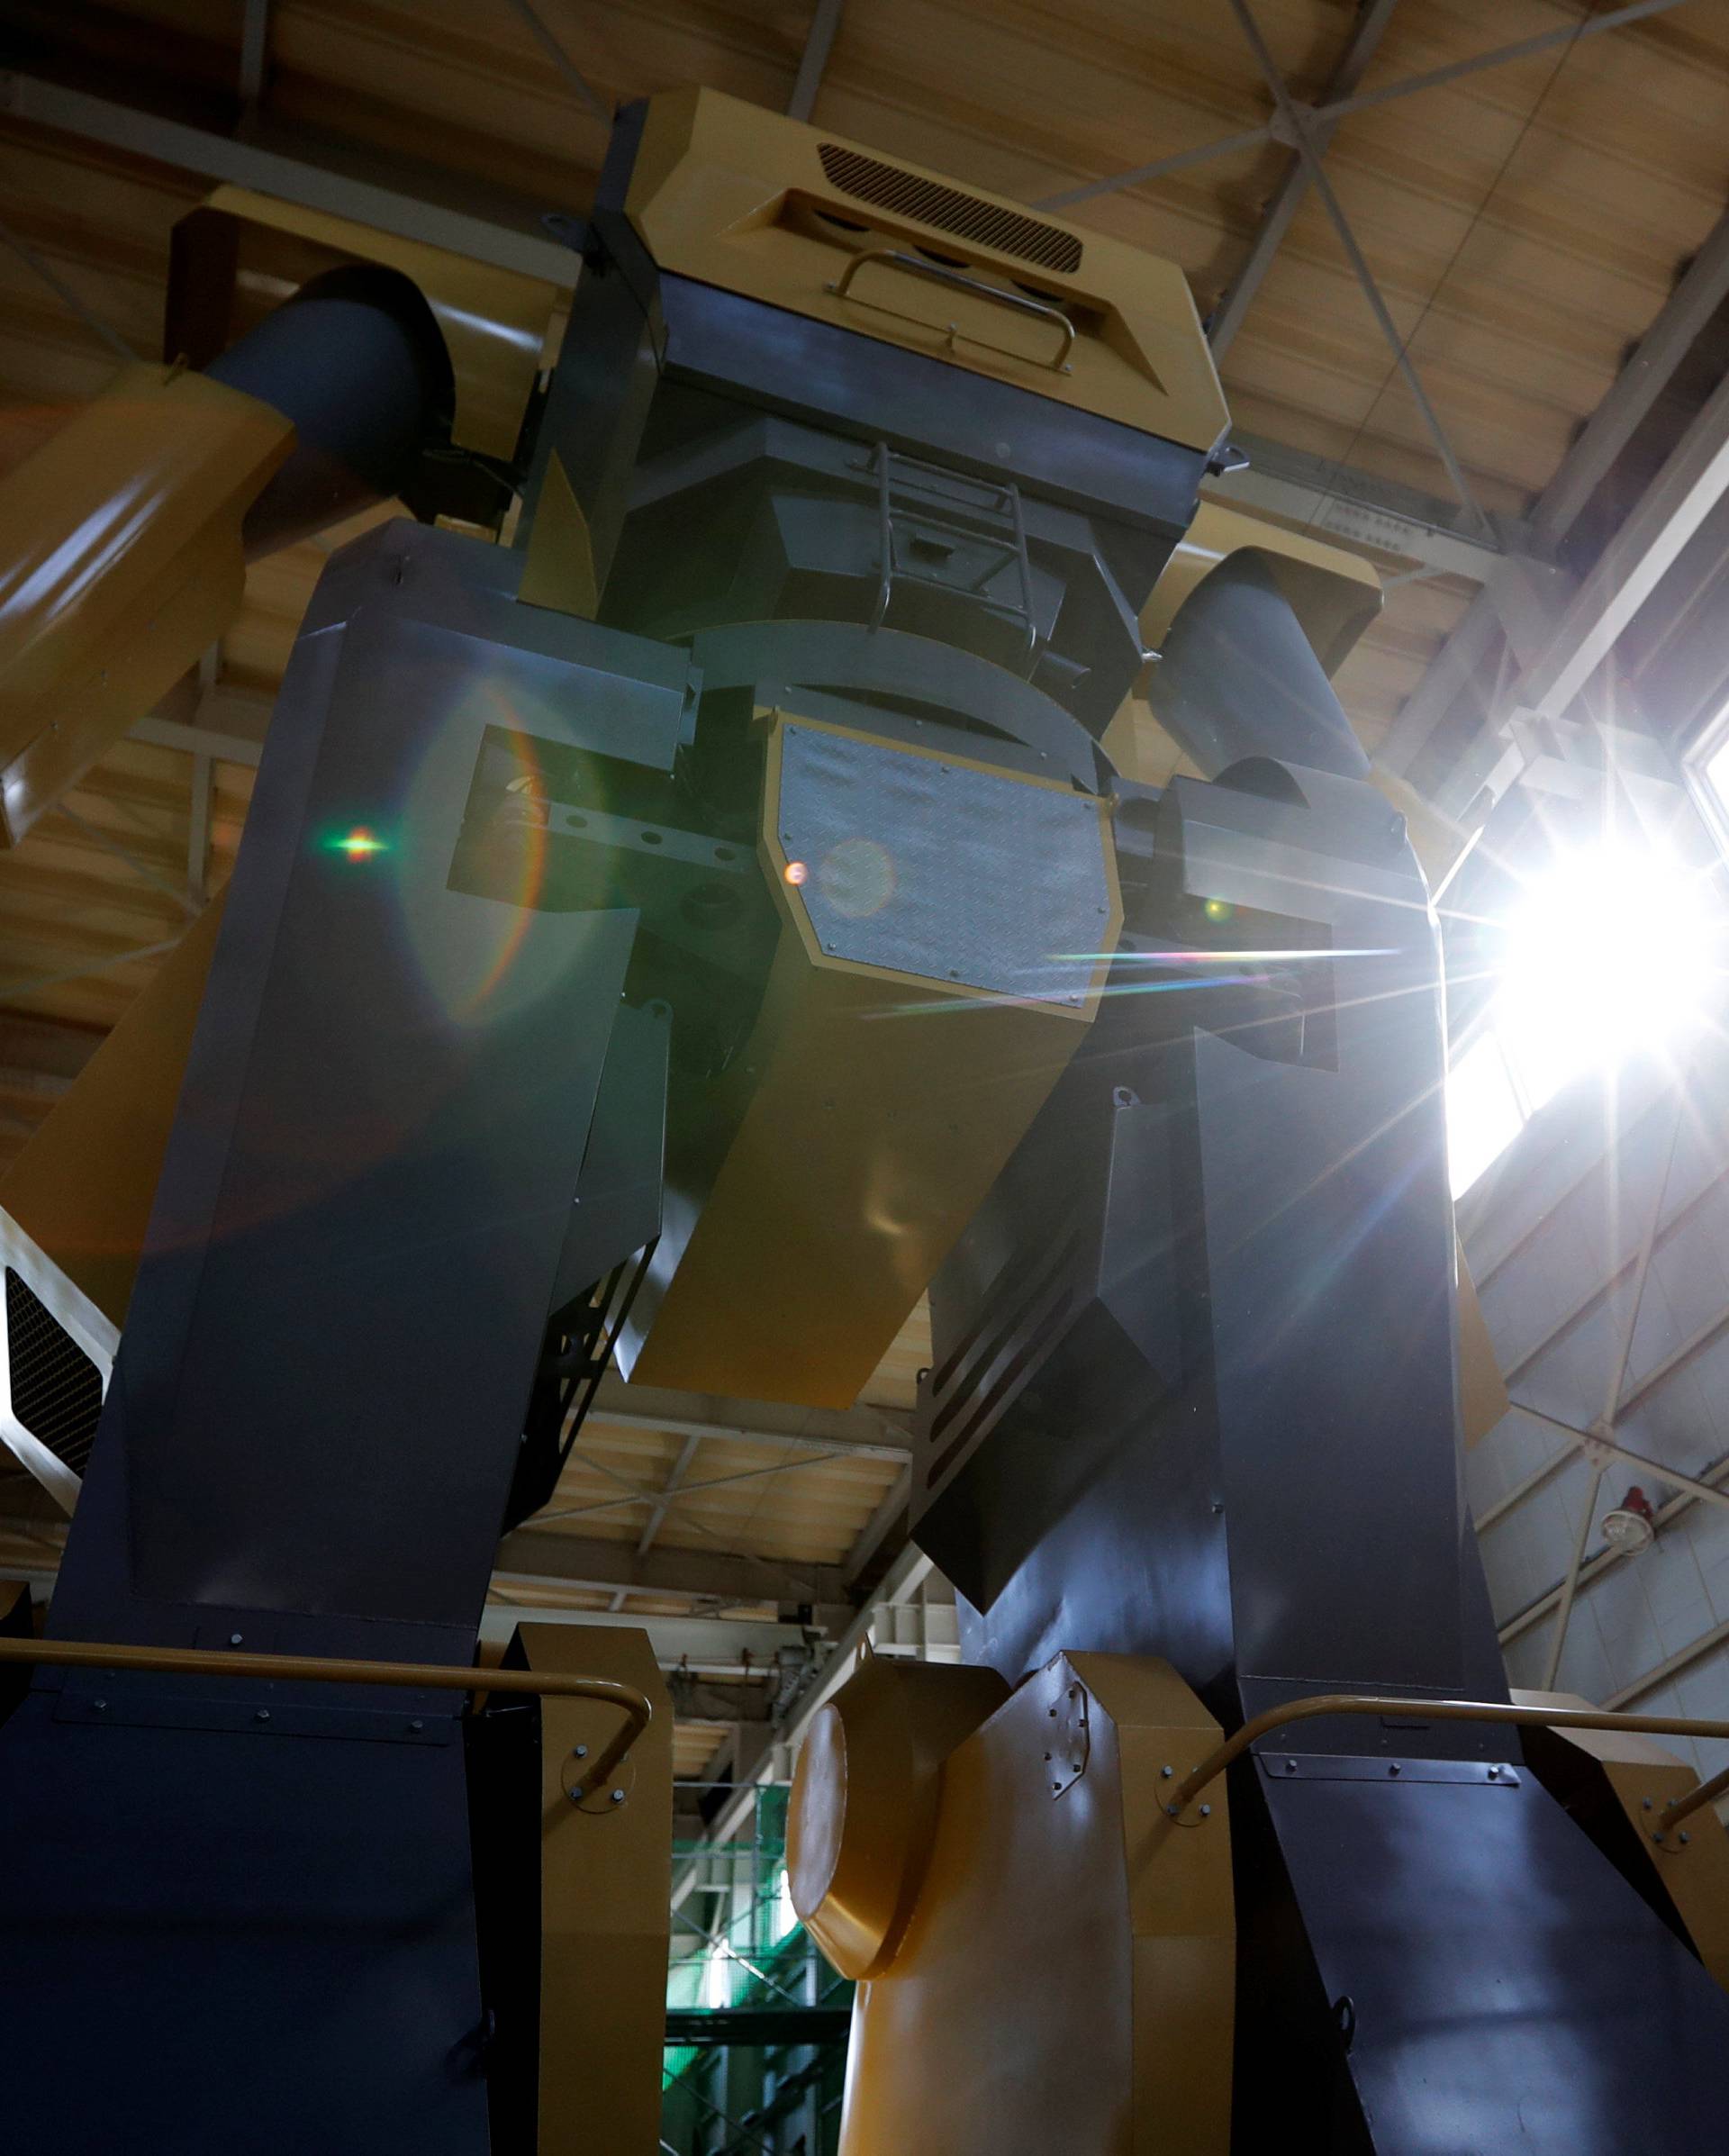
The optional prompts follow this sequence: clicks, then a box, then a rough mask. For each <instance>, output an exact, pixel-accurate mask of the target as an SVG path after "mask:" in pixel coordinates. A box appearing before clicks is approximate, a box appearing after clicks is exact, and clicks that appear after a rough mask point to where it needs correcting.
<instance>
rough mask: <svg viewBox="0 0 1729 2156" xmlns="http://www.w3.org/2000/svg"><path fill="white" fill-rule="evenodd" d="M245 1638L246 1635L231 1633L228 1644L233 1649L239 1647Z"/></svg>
mask: <svg viewBox="0 0 1729 2156" xmlns="http://www.w3.org/2000/svg"><path fill="white" fill-rule="evenodd" d="M245 1636H246V1635H245V1634H244V1633H240V1632H231V1633H230V1634H229V1635H228V1644H229V1645H230V1646H231V1647H238V1646H239V1645H240V1642H241V1640H242V1639H243V1638H244V1637H245Z"/></svg>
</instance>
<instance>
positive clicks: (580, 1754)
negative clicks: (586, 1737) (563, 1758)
mask: <svg viewBox="0 0 1729 2156" xmlns="http://www.w3.org/2000/svg"><path fill="white" fill-rule="evenodd" d="M570 1756H571V1757H572V1759H586V1758H587V1757H588V1746H587V1745H586V1744H578V1745H577V1747H576V1749H575V1752H573V1753H571V1755H570Z"/></svg>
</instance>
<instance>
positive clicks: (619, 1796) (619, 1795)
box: [612, 1789, 624, 1804]
mask: <svg viewBox="0 0 1729 2156" xmlns="http://www.w3.org/2000/svg"><path fill="white" fill-rule="evenodd" d="M612 1801H613V1803H614V1804H622V1803H623V1802H624V1791H623V1790H622V1789H614V1790H613V1792H612Z"/></svg>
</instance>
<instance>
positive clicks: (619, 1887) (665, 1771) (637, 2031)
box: [516, 1625, 673, 2156]
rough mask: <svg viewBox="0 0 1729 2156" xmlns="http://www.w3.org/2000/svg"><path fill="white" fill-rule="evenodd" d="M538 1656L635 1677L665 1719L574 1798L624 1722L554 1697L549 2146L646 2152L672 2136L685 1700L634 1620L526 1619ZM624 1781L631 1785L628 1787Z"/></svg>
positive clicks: (543, 1884) (539, 1664)
mask: <svg viewBox="0 0 1729 2156" xmlns="http://www.w3.org/2000/svg"><path fill="white" fill-rule="evenodd" d="M516 1636H517V1641H518V1643H519V1644H520V1645H521V1649H522V1652H523V1653H524V1654H525V1656H526V1658H527V1662H528V1666H529V1668H530V1669H531V1670H563V1671H573V1672H576V1673H580V1674H581V1675H583V1676H585V1677H611V1678H616V1679H619V1680H622V1681H623V1682H624V1683H627V1684H633V1685H635V1686H636V1687H637V1688H638V1690H640V1691H642V1692H644V1693H646V1694H647V1698H648V1699H649V1702H650V1704H651V1705H652V1706H653V1708H654V1710H655V1714H654V1719H653V1721H651V1722H650V1723H649V1725H648V1727H647V1730H646V1731H645V1732H644V1734H643V1735H641V1736H639V1737H638V1739H637V1741H636V1743H635V1744H633V1745H632V1746H631V1748H630V1752H629V1756H628V1757H627V1759H626V1760H625V1762H624V1765H623V1767H622V1768H621V1770H620V1773H619V1776H618V1778H617V1780H616V1781H615V1782H614V1784H613V1786H612V1788H611V1789H603V1790H600V1791H597V1792H596V1794H595V1795H594V1797H593V1798H587V1799H584V1801H583V1802H582V1803H580V1804H579V1803H573V1802H572V1800H571V1795H570V1792H571V1790H572V1789H574V1788H575V1787H577V1786H578V1785H579V1784H580V1780H581V1777H582V1773H583V1771H584V1762H583V1761H581V1760H578V1759H577V1758H575V1747H576V1746H577V1745H579V1744H585V1745H586V1746H587V1747H588V1750H587V1754H586V1757H587V1760H588V1761H589V1762H593V1760H595V1759H597V1758H598V1757H599V1756H600V1753H601V1752H602V1747H603V1746H605V1745H606V1744H608V1743H610V1742H611V1738H612V1737H613V1735H615V1734H616V1732H617V1729H618V1724H619V1710H618V1709H617V1708H615V1707H609V1706H605V1705H602V1704H597V1703H596V1702H595V1701H593V1700H589V1699H543V1700H542V1702H541V1705H540V1765H541V1788H540V2104H539V2138H538V2142H537V2146H538V2148H539V2150H540V2151H542V2156H564V2152H565V2151H568V2150H570V2149H574V2148H579V2147H580V2148H581V2149H582V2150H584V2151H585V2152H586V2156H643V2152H644V2151H647V2150H651V2149H653V2148H654V2147H655V2145H656V2141H657V2140H658V2138H659V2123H658V2122H659V2118H660V2084H661V2047H662V2044H663V2043H664V2041H665V2034H666V1952H667V1939H668V1935H669V1933H670V1930H671V1925H672V1919H671V1916H670V1915H669V1911H670V1909H671V1907H672V1885H673V1875H672V1866H673V1712H672V1702H671V1700H670V1699H668V1697H667V1693H666V1687H665V1680H663V1679H662V1677H661V1674H660V1670H659V1667H658V1665H657V1664H656V1661H655V1653H654V1649H653V1647H652V1646H651V1645H650V1644H649V1641H648V1635H647V1633H646V1632H638V1631H635V1630H632V1629H630V1628H629V1627H627V1626H602V1625H595V1626H584V1625H523V1626H520V1627H519V1628H518V1631H517V1635H516ZM614 1790H617V1791H620V1792H621V1795H620V1797H619V1798H618V1800H617V1801H616V1802H615V1801H614Z"/></svg>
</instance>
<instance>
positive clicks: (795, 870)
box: [781, 861, 810, 890]
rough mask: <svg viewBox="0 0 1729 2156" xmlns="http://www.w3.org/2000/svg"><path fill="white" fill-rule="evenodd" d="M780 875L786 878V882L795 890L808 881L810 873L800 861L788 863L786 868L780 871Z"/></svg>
mask: <svg viewBox="0 0 1729 2156" xmlns="http://www.w3.org/2000/svg"><path fill="white" fill-rule="evenodd" d="M781 874H783V876H784V877H785V878H786V881H787V882H788V883H791V884H792V887H793V888H794V890H796V889H797V888H798V886H799V885H800V884H801V883H804V882H806V881H807V880H808V879H809V877H810V869H809V868H807V867H806V865H804V863H803V862H802V861H789V862H788V863H787V865H786V866H785V867H784V868H783V870H782V871H781Z"/></svg>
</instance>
